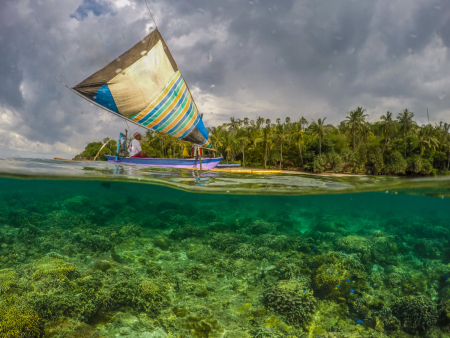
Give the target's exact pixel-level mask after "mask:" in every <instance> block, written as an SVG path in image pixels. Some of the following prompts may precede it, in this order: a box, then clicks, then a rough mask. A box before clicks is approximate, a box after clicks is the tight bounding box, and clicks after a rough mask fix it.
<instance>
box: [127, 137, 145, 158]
mask: <svg viewBox="0 0 450 338" xmlns="http://www.w3.org/2000/svg"><path fill="white" fill-rule="evenodd" d="M141 151H142V148H141V142H139V141H138V140H136V139H134V140H133V141H131V142H130V146H129V147H128V152H129V153H130V157H132V156H135V155H137V154H139V153H140V152H141Z"/></svg>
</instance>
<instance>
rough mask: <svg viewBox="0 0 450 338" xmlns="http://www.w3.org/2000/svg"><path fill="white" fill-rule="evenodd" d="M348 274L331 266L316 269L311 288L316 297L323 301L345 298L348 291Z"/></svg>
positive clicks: (349, 275)
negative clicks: (323, 299)
mask: <svg viewBox="0 0 450 338" xmlns="http://www.w3.org/2000/svg"><path fill="white" fill-rule="evenodd" d="M350 277H351V274H350V272H348V271H347V270H344V269H342V268H340V267H337V266H335V265H332V264H325V265H322V266H321V267H319V269H317V271H316V273H315V274H314V276H313V288H314V291H316V292H317V295H318V296H319V297H321V298H325V299H335V300H337V299H338V298H340V297H345V296H346V295H347V294H348V293H349V290H350V282H347V280H349V278H350Z"/></svg>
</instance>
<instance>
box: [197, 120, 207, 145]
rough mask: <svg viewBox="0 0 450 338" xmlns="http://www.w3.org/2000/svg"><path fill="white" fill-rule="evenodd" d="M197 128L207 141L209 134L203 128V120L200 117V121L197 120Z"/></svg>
mask: <svg viewBox="0 0 450 338" xmlns="http://www.w3.org/2000/svg"><path fill="white" fill-rule="evenodd" d="M197 129H198V131H199V132H200V134H202V136H203V137H204V138H205V140H206V141H207V140H208V139H209V135H208V131H207V130H206V128H205V125H204V124H203V120H202V119H200V121H198V124H197Z"/></svg>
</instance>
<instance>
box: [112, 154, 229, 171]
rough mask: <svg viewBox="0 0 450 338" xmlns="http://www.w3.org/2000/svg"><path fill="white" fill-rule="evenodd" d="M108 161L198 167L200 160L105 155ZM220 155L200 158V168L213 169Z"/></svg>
mask: <svg viewBox="0 0 450 338" xmlns="http://www.w3.org/2000/svg"><path fill="white" fill-rule="evenodd" d="M105 157H106V159H107V160H108V162H113V163H123V164H137V165H144V166H149V167H170V168H183V169H200V161H199V160H197V159H194V158H142V157H118V158H117V160H116V157H115V156H110V155H105ZM221 160H222V157H217V158H210V157H205V158H202V169H214V168H215V167H216V166H217V165H218V164H219V162H220V161H221Z"/></svg>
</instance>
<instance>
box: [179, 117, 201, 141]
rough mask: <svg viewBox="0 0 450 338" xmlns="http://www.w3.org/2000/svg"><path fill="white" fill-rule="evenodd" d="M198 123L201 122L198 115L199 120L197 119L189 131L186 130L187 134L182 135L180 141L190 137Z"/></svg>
mask: <svg viewBox="0 0 450 338" xmlns="http://www.w3.org/2000/svg"><path fill="white" fill-rule="evenodd" d="M198 121H200V116H198V115H197V118H196V119H195V122H194V123H193V124H192V126H191V127H190V128H189V129H188V130H186V132H185V133H184V134H183V135H181V136H180V137H179V139H183V138H184V137H186V136H187V135H189V134H190V133H191V131H192V129H194V128H195V127H196V126H197V124H198Z"/></svg>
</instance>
